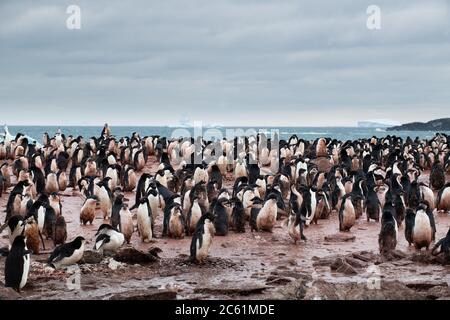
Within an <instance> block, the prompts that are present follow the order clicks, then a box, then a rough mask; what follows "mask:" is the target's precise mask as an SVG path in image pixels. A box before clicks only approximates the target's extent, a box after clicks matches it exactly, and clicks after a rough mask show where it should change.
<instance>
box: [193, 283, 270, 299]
mask: <svg viewBox="0 0 450 320" xmlns="http://www.w3.org/2000/svg"><path fill="white" fill-rule="evenodd" d="M268 288H270V287H268V286H265V285H257V284H253V283H248V284H245V283H244V284H241V285H240V286H233V285H229V286H227V285H224V284H221V285H220V286H214V287H212V286H211V287H197V288H195V289H194V293H209V294H221V295H243V296H246V295H250V294H253V293H261V292H263V291H264V290H266V289H268Z"/></svg>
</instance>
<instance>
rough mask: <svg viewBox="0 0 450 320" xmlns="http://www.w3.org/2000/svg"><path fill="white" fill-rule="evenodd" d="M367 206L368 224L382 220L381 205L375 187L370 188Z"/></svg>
mask: <svg viewBox="0 0 450 320" xmlns="http://www.w3.org/2000/svg"><path fill="white" fill-rule="evenodd" d="M365 206H366V208H365V209H366V216H367V222H369V221H370V220H371V219H372V220H375V221H376V222H378V221H379V220H380V212H381V203H380V199H379V198H378V195H377V192H376V189H375V186H370V187H368V189H367V199H366V203H365Z"/></svg>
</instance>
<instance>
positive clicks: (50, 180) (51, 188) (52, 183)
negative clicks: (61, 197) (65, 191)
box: [45, 171, 59, 194]
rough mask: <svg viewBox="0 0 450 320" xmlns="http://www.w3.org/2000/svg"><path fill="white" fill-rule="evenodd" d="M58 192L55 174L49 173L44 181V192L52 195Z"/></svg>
mask: <svg viewBox="0 0 450 320" xmlns="http://www.w3.org/2000/svg"><path fill="white" fill-rule="evenodd" d="M58 191H59V186H58V177H57V176H56V173H54V172H52V171H51V172H50V173H49V174H48V175H47V179H46V183H45V192H46V193H47V194H52V193H54V192H58Z"/></svg>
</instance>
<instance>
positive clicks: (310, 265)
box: [0, 158, 450, 299]
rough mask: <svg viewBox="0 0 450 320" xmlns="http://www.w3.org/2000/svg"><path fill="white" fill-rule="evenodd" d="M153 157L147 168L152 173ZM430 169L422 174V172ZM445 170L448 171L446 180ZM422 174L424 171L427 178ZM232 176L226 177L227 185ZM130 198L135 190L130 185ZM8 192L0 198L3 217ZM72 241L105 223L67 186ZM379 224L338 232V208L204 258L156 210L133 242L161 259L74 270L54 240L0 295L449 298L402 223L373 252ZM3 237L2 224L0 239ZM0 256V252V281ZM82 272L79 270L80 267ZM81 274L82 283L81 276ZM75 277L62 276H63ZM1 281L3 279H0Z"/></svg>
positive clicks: (443, 276)
mask: <svg viewBox="0 0 450 320" xmlns="http://www.w3.org/2000/svg"><path fill="white" fill-rule="evenodd" d="M154 161H155V159H154V158H150V162H149V165H148V166H147V168H146V170H145V171H147V172H150V173H154V171H155V169H156V163H155V162H154ZM421 178H422V179H426V175H425V174H423V175H422V176H421ZM449 178H450V177H448V176H447V180H449ZM426 182H428V181H426ZM231 184H232V176H231V175H229V176H227V177H226V185H227V186H231ZM126 196H127V197H128V198H129V199H130V203H131V204H134V194H132V193H127V194H126ZM7 197H8V193H7V194H6V195H5V194H4V195H3V197H2V198H1V199H0V208H1V213H0V221H2V222H3V221H4V216H5V213H4V208H5V205H6V201H7ZM61 198H62V206H63V214H64V216H65V218H66V222H67V225H68V241H71V240H72V239H73V238H75V237H76V236H78V235H82V236H84V237H85V238H86V239H87V247H88V248H92V247H93V245H94V234H95V231H96V229H97V228H98V227H99V225H100V224H102V223H103V220H102V218H101V217H100V216H101V214H100V213H98V216H97V218H96V220H95V221H94V224H93V225H92V226H80V225H79V210H80V208H81V205H82V202H83V198H82V197H81V195H80V194H79V193H78V192H76V191H73V190H72V189H70V188H69V189H67V190H66V191H65V192H63V193H62V197H61ZM436 225H437V233H436V239H440V238H442V237H444V236H445V234H446V233H447V230H448V229H449V226H450V217H449V215H448V214H436ZM379 228H380V225H379V224H378V223H376V222H369V223H368V222H367V221H366V220H365V219H360V220H359V221H357V223H356V225H355V226H354V227H353V228H352V229H351V232H346V233H339V231H338V219H337V213H336V212H333V213H332V214H331V216H330V218H329V219H328V220H319V223H318V225H313V226H311V227H309V228H307V229H306V230H305V235H306V237H307V238H308V241H307V242H306V243H304V242H302V243H301V244H297V245H294V243H293V241H292V240H291V239H290V238H289V235H288V233H287V229H286V227H285V226H284V225H283V221H282V220H280V221H279V222H278V224H277V226H276V227H275V229H274V231H273V233H251V232H250V229H249V228H248V227H247V230H246V233H244V234H237V233H234V232H230V233H229V235H228V236H226V237H215V238H214V242H213V246H212V248H211V252H210V257H209V259H208V261H207V262H206V263H205V264H204V265H195V264H192V263H191V262H189V261H188V255H189V246H190V241H191V239H190V238H188V237H186V238H185V239H182V240H174V239H166V238H160V235H161V231H162V213H161V212H160V214H159V218H158V221H157V225H156V236H157V237H158V238H156V239H154V241H153V242H152V243H150V244H142V243H141V241H140V239H139V238H138V235H137V233H134V234H133V237H132V246H134V247H135V248H137V249H139V250H142V251H148V250H149V249H150V248H154V247H158V248H160V249H161V250H162V252H160V253H159V254H158V255H159V259H158V260H157V261H155V262H151V263H138V264H137V263H134V264H128V263H116V261H115V260H113V258H111V257H104V258H103V260H102V261H101V262H100V263H96V264H88V263H84V264H80V265H79V270H78V271H73V270H57V271H53V270H52V269H51V268H49V267H46V265H45V261H46V259H47V258H48V256H49V253H50V251H51V249H52V248H53V244H52V242H51V241H46V247H47V248H50V250H47V251H44V252H42V253H41V254H40V255H34V256H32V266H31V270H30V274H29V280H28V284H27V285H26V287H25V288H24V289H23V290H22V292H21V295H20V296H19V295H17V294H15V293H14V292H12V291H11V290H6V289H4V288H2V289H0V298H1V297H2V298H12V299H15V298H24V299H174V298H176V299H445V298H450V289H449V285H450V266H444V265H443V264H442V261H441V260H440V259H439V258H435V257H432V256H431V255H430V253H429V252H426V251H425V250H422V251H420V252H418V251H416V250H415V249H414V248H413V247H409V246H408V244H407V242H406V240H405V237H404V227H401V228H400V230H399V243H398V246H397V249H398V251H397V252H395V254H394V255H393V256H392V257H391V259H389V260H386V259H382V258H381V257H380V256H379V255H378V233H379ZM7 243H8V236H7V231H6V230H5V231H4V232H3V234H2V235H1V236H0V247H3V246H6V245H7ZM4 260H5V258H3V257H2V258H0V265H1V267H0V282H1V281H3V270H4V268H3V265H4ZM78 275H79V277H78ZM77 279H79V280H80V281H79V284H80V286H79V287H78V286H77V283H78V282H77ZM68 281H69V283H71V284H69V285H68V284H67V282H68ZM0 285H1V287H3V283H0Z"/></svg>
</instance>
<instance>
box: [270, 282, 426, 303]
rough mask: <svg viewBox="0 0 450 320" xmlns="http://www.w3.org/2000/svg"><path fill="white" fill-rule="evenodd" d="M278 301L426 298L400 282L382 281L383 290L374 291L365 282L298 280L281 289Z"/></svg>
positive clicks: (276, 296) (277, 294) (278, 293)
mask: <svg viewBox="0 0 450 320" xmlns="http://www.w3.org/2000/svg"><path fill="white" fill-rule="evenodd" d="M274 296H275V298H278V299H305V300H418V299H420V300H422V299H425V296H424V295H422V294H421V293H419V292H416V291H414V290H412V289H410V288H408V287H407V286H405V285H404V284H402V283H401V282H399V281H389V282H388V281H381V288H380V289H374V288H371V287H369V286H368V285H367V283H365V282H343V283H330V282H326V281H325V280H316V281H314V282H313V283H307V282H306V281H304V280H297V281H295V282H293V283H290V284H288V285H287V286H286V287H284V288H280V290H279V291H277V292H276V293H275V294H274Z"/></svg>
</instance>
